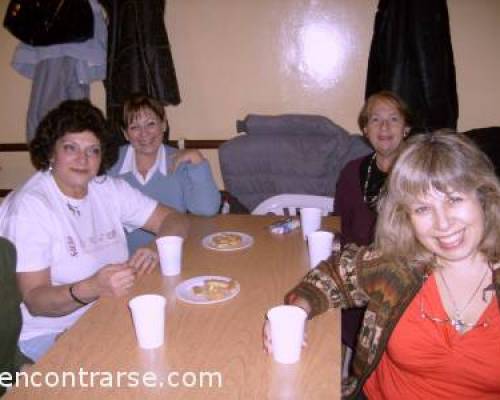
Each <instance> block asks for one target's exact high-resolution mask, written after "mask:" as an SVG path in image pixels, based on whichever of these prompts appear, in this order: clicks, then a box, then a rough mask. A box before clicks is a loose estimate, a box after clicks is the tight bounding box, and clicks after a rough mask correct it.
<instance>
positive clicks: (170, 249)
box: [156, 236, 184, 276]
mask: <svg viewBox="0 0 500 400" xmlns="http://www.w3.org/2000/svg"><path fill="white" fill-rule="evenodd" d="M183 242H184V238H182V237H180V236H163V237H161V238H158V239H156V247H157V248H158V254H159V256H160V267H161V273H162V274H163V275H165V276H174V275H179V274H180V273H181V265H182V244H183Z"/></svg>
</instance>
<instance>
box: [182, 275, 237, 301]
mask: <svg viewBox="0 0 500 400" xmlns="http://www.w3.org/2000/svg"><path fill="white" fill-rule="evenodd" d="M235 288H236V281H234V280H233V279H231V280H228V281H226V280H222V279H205V280H204V281H203V285H202V286H193V288H192V290H193V293H194V294H195V295H197V296H203V297H205V298H206V299H207V300H221V299H223V298H225V297H226V296H229V295H230V294H231V292H232V291H233V290H234V289H235Z"/></svg>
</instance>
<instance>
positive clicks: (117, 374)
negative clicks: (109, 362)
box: [0, 368, 222, 388]
mask: <svg viewBox="0 0 500 400" xmlns="http://www.w3.org/2000/svg"><path fill="white" fill-rule="evenodd" d="M0 386H2V387H5V388H9V387H12V386H14V387H32V388H40V387H49V388H51V387H53V388H55V387H65V388H97V387H101V388H119V387H127V388H134V387H139V386H144V387H148V388H162V387H170V388H180V387H182V388H202V387H203V388H220V387H222V374H221V373H220V372H210V371H200V372H176V371H171V372H169V373H167V374H166V376H161V377H160V376H158V375H157V374H156V373H154V372H152V371H147V372H142V373H141V372H131V371H128V372H127V371H114V372H106V371H85V370H84V369H83V368H80V369H79V371H78V372H75V371H63V372H43V373H42V372H38V371H32V372H26V371H22V372H16V374H15V375H12V374H10V373H8V372H2V373H0Z"/></svg>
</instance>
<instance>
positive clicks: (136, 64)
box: [100, 0, 180, 139]
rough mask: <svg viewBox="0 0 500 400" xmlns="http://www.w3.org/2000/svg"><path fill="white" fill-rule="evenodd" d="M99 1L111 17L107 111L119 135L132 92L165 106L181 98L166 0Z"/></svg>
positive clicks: (178, 101) (106, 85)
mask: <svg viewBox="0 0 500 400" xmlns="http://www.w3.org/2000/svg"><path fill="white" fill-rule="evenodd" d="M100 2H101V4H102V5H103V6H104V8H105V9H106V11H107V13H108V18H109V26H108V62H107V68H108V69H107V77H106V81H105V87H106V110H107V117H108V120H109V123H110V125H111V128H112V129H113V130H114V132H117V133H118V132H120V128H121V116H122V107H123V103H124V101H125V99H126V98H127V97H128V96H129V95H130V94H131V93H134V92H141V93H144V94H146V95H148V96H150V97H153V98H156V99H157V100H159V101H161V102H162V103H163V104H164V105H170V104H172V105H177V104H179V103H180V95H179V88H178V85H177V77H176V75H175V68H174V63H173V60H172V54H171V51H170V43H169V41H168V36H167V31H166V28H165V23H164V11H165V0H100ZM120 139H121V135H120Z"/></svg>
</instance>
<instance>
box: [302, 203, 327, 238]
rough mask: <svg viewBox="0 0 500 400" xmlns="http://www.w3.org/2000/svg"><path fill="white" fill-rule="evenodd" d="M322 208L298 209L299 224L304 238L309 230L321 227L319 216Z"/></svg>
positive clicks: (321, 213)
mask: <svg viewBox="0 0 500 400" xmlns="http://www.w3.org/2000/svg"><path fill="white" fill-rule="evenodd" d="M322 215H323V210H322V209H321V208H309V207H306V208H301V209H300V225H301V226H302V236H303V237H304V240H306V239H307V235H308V234H310V233H311V232H314V231H317V230H319V229H320V228H321V216H322Z"/></svg>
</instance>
